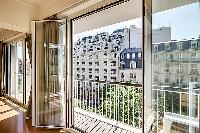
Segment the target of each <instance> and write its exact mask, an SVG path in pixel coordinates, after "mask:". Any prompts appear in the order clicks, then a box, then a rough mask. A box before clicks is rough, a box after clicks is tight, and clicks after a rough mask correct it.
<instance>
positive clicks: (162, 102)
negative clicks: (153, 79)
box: [153, 87, 200, 119]
mask: <svg viewBox="0 0 200 133" xmlns="http://www.w3.org/2000/svg"><path fill="white" fill-rule="evenodd" d="M153 93H154V98H155V99H154V110H155V111H156V112H157V113H158V114H159V115H160V116H161V117H163V116H164V113H166V112H167V113H174V114H178V115H183V116H189V117H191V118H198V119H199V106H200V105H199V100H200V97H199V94H198V93H195V92H188V91H187V92H184V91H173V90H167V89H163V88H162V87H161V89H153Z"/></svg>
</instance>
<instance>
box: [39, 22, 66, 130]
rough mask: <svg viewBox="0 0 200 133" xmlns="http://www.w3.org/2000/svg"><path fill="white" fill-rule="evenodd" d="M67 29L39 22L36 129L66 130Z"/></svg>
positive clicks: (61, 24)
mask: <svg viewBox="0 0 200 133" xmlns="http://www.w3.org/2000/svg"><path fill="white" fill-rule="evenodd" d="M65 26H66V25H65V24H64V23H62V22H57V21H55V22H54V21H51V22H36V62H35V63H36V64H35V65H36V105H35V108H36V126H54V127H63V126H65V116H66V114H65V106H66V105H65V93H66V92H65V73H66V72H65V61H66V56H65V46H66V41H65V32H66V31H65Z"/></svg>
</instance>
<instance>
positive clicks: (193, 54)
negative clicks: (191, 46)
mask: <svg viewBox="0 0 200 133" xmlns="http://www.w3.org/2000/svg"><path fill="white" fill-rule="evenodd" d="M195 60H196V53H191V61H195Z"/></svg>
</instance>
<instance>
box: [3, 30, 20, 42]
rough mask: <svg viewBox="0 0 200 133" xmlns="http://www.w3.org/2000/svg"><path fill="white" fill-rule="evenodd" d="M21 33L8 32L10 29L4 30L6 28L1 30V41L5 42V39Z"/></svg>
mask: <svg viewBox="0 0 200 133" xmlns="http://www.w3.org/2000/svg"><path fill="white" fill-rule="evenodd" d="M19 33H20V32H18V31H13V30H8V29H4V28H0V41H4V40H5V39H7V38H9V37H11V36H13V35H17V34H19Z"/></svg>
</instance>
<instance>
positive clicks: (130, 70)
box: [73, 25, 171, 84]
mask: <svg viewBox="0 0 200 133" xmlns="http://www.w3.org/2000/svg"><path fill="white" fill-rule="evenodd" d="M141 35H142V31H141V28H137V27H135V26H134V25H130V28H123V29H116V30H114V31H113V32H112V33H111V34H109V33H108V32H103V33H99V34H96V35H94V36H86V37H83V38H79V39H78V40H77V41H76V42H75V45H74V53H73V57H74V62H73V64H74V77H75V79H83V80H88V81H89V80H94V81H108V82H136V83H140V84H141V83H142V78H141V77H142V50H141V47H142V45H141V42H142V41H141V39H142V38H141ZM152 36H153V38H154V41H155V42H160V39H162V40H164V41H169V40H170V39H171V28H170V27H161V28H159V29H153V35H152Z"/></svg>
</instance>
